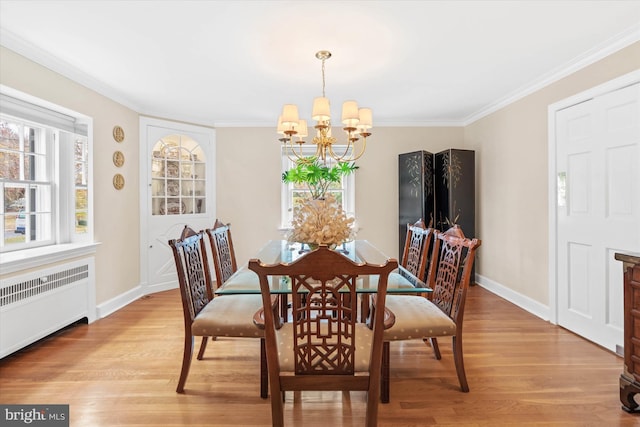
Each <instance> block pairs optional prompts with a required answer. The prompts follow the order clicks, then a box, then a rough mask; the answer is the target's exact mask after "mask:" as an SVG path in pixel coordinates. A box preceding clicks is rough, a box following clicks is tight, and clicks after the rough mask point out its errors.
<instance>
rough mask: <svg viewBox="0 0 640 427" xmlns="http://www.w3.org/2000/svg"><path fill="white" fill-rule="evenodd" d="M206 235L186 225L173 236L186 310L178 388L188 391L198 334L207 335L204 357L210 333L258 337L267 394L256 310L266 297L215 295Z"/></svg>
mask: <svg viewBox="0 0 640 427" xmlns="http://www.w3.org/2000/svg"><path fill="white" fill-rule="evenodd" d="M204 236H205V232H204V231H200V232H198V233H196V232H195V231H194V230H193V229H191V228H189V227H188V226H185V228H184V230H183V231H182V234H181V235H180V238H179V239H173V240H169V246H170V247H171V249H172V251H173V256H174V260H175V264H176V270H177V273H178V283H179V285H180V296H181V299H182V311H183V314H184V352H183V357H182V369H181V371H180V379H179V381H178V386H177V388H176V391H177V392H178V393H183V392H184V385H185V383H186V381H187V376H188V374H189V367H190V366H191V359H192V354H193V346H194V339H195V337H202V338H203V339H202V344H201V347H200V352H199V353H198V359H202V355H203V354H204V348H205V346H206V338H207V337H221V336H224V337H244V338H258V339H260V347H261V363H260V396H261V397H263V398H267V396H268V382H267V371H266V353H265V343H264V334H263V331H262V330H260V329H258V328H256V326H255V325H254V323H253V316H254V314H255V313H256V312H257V311H259V310H262V307H263V305H262V297H261V296H260V295H259V294H253V295H224V296H218V297H215V298H214V293H213V288H212V286H211V274H210V271H209V263H208V259H207V250H206V245H205V237H204Z"/></svg>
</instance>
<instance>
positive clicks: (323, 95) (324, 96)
mask: <svg viewBox="0 0 640 427" xmlns="http://www.w3.org/2000/svg"><path fill="white" fill-rule="evenodd" d="M324 61H325V59H323V60H322V97H323V98H326V95H325V94H324Z"/></svg>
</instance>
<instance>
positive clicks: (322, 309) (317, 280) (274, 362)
mask: <svg viewBox="0 0 640 427" xmlns="http://www.w3.org/2000/svg"><path fill="white" fill-rule="evenodd" d="M397 266H398V262H397V261H396V260H387V261H386V262H385V264H383V265H373V264H365V263H362V264H359V263H356V262H354V261H352V260H350V259H349V258H347V257H346V256H344V255H343V254H341V253H338V252H337V251H333V250H331V249H329V248H328V247H326V246H320V247H319V248H318V249H316V250H314V251H311V252H309V253H307V254H305V255H303V256H302V257H301V258H299V259H298V260H296V261H294V262H292V263H290V264H285V263H280V264H273V265H266V264H263V263H262V262H260V261H259V260H257V259H252V260H250V261H249V269H251V270H253V271H255V272H256V273H257V274H258V276H259V277H260V288H261V292H262V298H263V304H264V307H265V310H264V327H265V331H264V334H265V339H266V348H267V361H268V363H267V365H268V368H269V384H270V387H271V413H272V423H273V425H274V426H281V425H283V406H282V405H283V403H282V401H283V399H282V397H283V395H282V393H284V391H287V390H297V391H302V390H343V391H346V390H363V391H367V392H368V396H367V423H366V425H367V426H375V425H376V420H377V410H378V400H379V391H380V370H381V360H382V333H383V328H384V324H383V322H384V310H381V311H379V312H378V313H381V315H377V314H376V315H375V317H374V319H373V323H372V325H373V326H372V329H369V328H368V327H367V325H366V324H364V323H360V322H358V316H357V310H358V304H357V295H356V280H357V278H358V276H365V275H379V280H378V288H377V300H378V304H379V306H382V307H384V304H385V300H386V292H387V278H388V275H389V273H390V272H391V271H392V270H393V269H395V268H397ZM272 276H275V277H277V278H281V277H284V278H285V280H289V281H290V282H289V283H290V286H291V296H292V315H291V321H290V322H287V323H285V324H283V325H282V327H281V328H280V329H276V326H277V322H276V319H275V318H274V315H273V312H272V311H269V310H268V309H267V308H268V307H269V304H270V299H269V298H270V295H271V289H270V282H271V279H272V278H273V277H272ZM260 320H261V319H256V322H257V323H259V322H260Z"/></svg>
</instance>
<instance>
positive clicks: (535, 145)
mask: <svg viewBox="0 0 640 427" xmlns="http://www.w3.org/2000/svg"><path fill="white" fill-rule="evenodd" d="M639 68H640V42H638V43H635V44H633V45H630V46H628V47H627V48H625V49H623V50H621V51H618V52H617V53H615V54H612V55H610V56H608V57H606V58H604V59H602V60H600V61H598V62H596V63H594V64H592V65H590V66H588V67H586V68H584V69H582V70H580V71H578V72H576V73H574V74H572V75H570V76H568V77H565V78H563V79H561V80H559V81H557V82H555V83H553V84H551V85H549V86H547V87H545V88H543V89H541V90H539V91H537V92H535V93H533V94H531V95H529V96H527V97H525V98H523V99H521V100H519V101H517V102H515V103H513V104H511V105H509V106H507V107H505V108H503V109H501V110H499V111H497V112H495V113H493V114H491V115H489V116H487V117H485V118H482V119H480V120H478V121H476V122H475V123H473V124H471V125H468V126H466V127H465V130H464V140H465V145H466V146H467V148H469V149H473V150H476V169H477V172H476V173H477V196H476V200H477V201H476V203H477V217H476V231H477V232H476V234H477V237H479V238H481V239H482V246H481V247H480V249H479V250H478V257H477V258H476V262H477V273H478V274H480V275H481V276H484V277H485V278H487V279H490V281H492V282H495V283H496V284H499V285H501V286H504V287H506V288H508V289H509V290H511V291H514V292H516V293H518V294H521V295H523V296H525V297H528V298H531V299H532V300H533V301H535V302H538V303H540V304H543V305H548V303H549V295H548V294H549V292H548V286H549V285H548V277H547V273H548V268H549V254H548V233H549V232H548V226H549V225H548V218H547V217H548V207H547V206H548V203H547V202H548V187H547V186H548V161H547V151H548V135H547V129H548V123H547V114H548V107H549V105H550V104H553V103H555V102H557V101H559V100H562V99H565V98H568V97H570V96H572V95H575V94H577V93H579V92H582V91H584V90H586V89H589V88H591V87H594V86H597V85H599V84H601V83H604V82H606V81H608V80H611V79H613V78H616V77H618V76H621V75H623V74H627V73H629V72H631V71H633V70H635V69H639Z"/></svg>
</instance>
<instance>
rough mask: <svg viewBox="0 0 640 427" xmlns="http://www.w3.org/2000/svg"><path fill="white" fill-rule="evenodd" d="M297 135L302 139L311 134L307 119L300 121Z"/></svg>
mask: <svg viewBox="0 0 640 427" xmlns="http://www.w3.org/2000/svg"><path fill="white" fill-rule="evenodd" d="M296 136H297V137H298V138H300V139H302V138H306V137H307V136H309V131H308V130H307V121H306V120H300V121H299V122H298V133H297V134H296Z"/></svg>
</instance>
